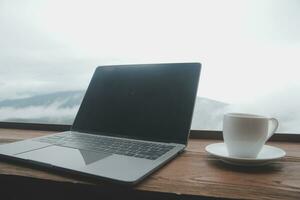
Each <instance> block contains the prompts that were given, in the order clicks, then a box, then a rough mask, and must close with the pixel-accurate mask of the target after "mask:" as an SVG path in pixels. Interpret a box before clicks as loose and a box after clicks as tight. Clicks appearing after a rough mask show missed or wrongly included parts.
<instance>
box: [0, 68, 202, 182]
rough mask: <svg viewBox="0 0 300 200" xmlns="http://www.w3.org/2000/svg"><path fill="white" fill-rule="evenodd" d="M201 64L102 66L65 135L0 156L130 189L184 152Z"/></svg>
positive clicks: (0, 151) (15, 146)
mask: <svg viewBox="0 0 300 200" xmlns="http://www.w3.org/2000/svg"><path fill="white" fill-rule="evenodd" d="M200 69H201V64H200V63H165V64H143V65H115V66H101V67H98V68H97V69H96V70H95V73H94V75H93V77H92V79H91V82H90V84H89V87H88V89H87V91H86V94H85V96H84V98H83V101H82V103H81V106H80V108H79V111H78V113H77V115H76V118H75V120H74V123H73V125H72V128H71V130H70V131H66V132H61V133H57V134H52V135H49V136H44V137H38V138H33V139H29V140H24V141H19V142H14V143H9V144H4V145H1V146H0V156H1V157H2V158H8V159H12V160H18V161H22V162H27V163H32V164H36V165H39V166H45V167H47V168H51V169H58V170H63V171H67V172H71V173H75V174H81V175H85V176H91V177H94V178H100V179H102V180H103V179H105V180H109V181H116V182H118V183H125V184H135V183H137V182H139V181H140V180H142V179H143V178H144V177H146V176H147V175H149V174H150V173H151V172H153V171H154V170H156V169H157V168H159V167H160V166H162V165H163V164H165V163H166V162H167V161H168V160H170V159H172V158H174V157H175V156H176V155H177V154H179V153H180V152H182V151H183V150H184V148H185V147H186V145H187V141H188V135H189V131H190V126H191V121H192V116H193V109H194V104H195V98H196V94H197V87H198V80H199V75H200Z"/></svg>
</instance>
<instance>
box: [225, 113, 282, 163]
mask: <svg viewBox="0 0 300 200" xmlns="http://www.w3.org/2000/svg"><path fill="white" fill-rule="evenodd" d="M278 125H279V123H278V120H277V119H275V118H268V117H264V116H260V115H253V114H243V113H228V114H225V115H224V119H223V138H224V142H225V145H226V147H227V150H228V153H229V156H232V157H238V158H256V157H257V155H258V153H259V152H260V151H261V149H262V147H263V145H264V144H265V143H266V141H267V140H268V139H269V138H270V137H271V136H272V135H273V134H274V133H275V131H276V130H277V128H278Z"/></svg>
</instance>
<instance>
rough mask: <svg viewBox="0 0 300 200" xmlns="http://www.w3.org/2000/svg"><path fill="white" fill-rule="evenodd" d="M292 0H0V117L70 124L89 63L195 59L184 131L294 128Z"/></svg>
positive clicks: (297, 84)
mask: <svg viewBox="0 0 300 200" xmlns="http://www.w3.org/2000/svg"><path fill="white" fill-rule="evenodd" d="M299 9H300V2H299V1H297V0H272V1H271V0H266V1H263V0H260V1H258V0H257V1H243V0H242V1H238V0H236V1H221V0H219V1H217V0H207V1H200V0H195V1H189V0H186V1H176V0H172V1H166V0H152V1H143V0H138V1H131V0H127V1H114V0H108V1H91V0H85V1H74V0H73V1H66V0H60V1H56V0H52V1H43V0H40V1H34V0H28V1H21V0H20V1H17V0H0V120H2V121H29V122H43V123H45V122H48V123H72V120H73V118H74V116H75V114H76V112H77V109H78V106H79V104H80V101H81V98H82V95H83V94H84V90H85V89H86V87H87V85H88V83H89V80H90V77H91V75H92V73H93V71H94V69H95V67H96V66H98V65H110V64H126V63H155V62H189V61H192V62H201V63H202V64H203V69H202V73H201V78H200V85H199V91H198V99H197V104H196V108H195V115H194V120H193V128H194V129H220V128H221V125H222V123H221V122H222V116H223V114H224V113H226V112H233V111H234V112H251V113H256V114H264V115H267V116H272V117H277V118H278V119H279V121H280V129H279V132H292V133H299V132H300V131H299V130H300V106H299V104H300V103H299V102H300V94H299V89H300V81H299V72H298V71H299V67H300V59H299V58H298V57H299V52H300V51H299V50H300V12H299Z"/></svg>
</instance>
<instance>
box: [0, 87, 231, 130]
mask: <svg viewBox="0 0 300 200" xmlns="http://www.w3.org/2000/svg"><path fill="white" fill-rule="evenodd" d="M84 92H85V91H82V90H78V91H64V92H55V93H49V94H43V95H36V96H32V97H28V98H22V99H9V100H4V101H0V120H1V121H13V122H34V123H53V124H72V123H73V120H74V117H75V115H76V113H77V111H78V109H79V105H80V103H81V101H82V99H83V96H84ZM226 105H227V104H225V103H222V102H218V101H215V100H211V99H208V98H202V97H197V99H196V104H195V109H194V117H193V123H192V128H193V129H216V128H218V129H220V123H221V121H222V114H223V113H222V110H224V107H225V106H226Z"/></svg>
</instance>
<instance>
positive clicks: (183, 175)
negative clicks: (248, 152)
mask: <svg viewBox="0 0 300 200" xmlns="http://www.w3.org/2000/svg"><path fill="white" fill-rule="evenodd" d="M51 133H53V132H46V131H30V130H14V129H0V142H12V141H17V140H22V139H27V138H32V137H37V136H41V135H47V134H51ZM215 142H220V140H212V139H191V140H190V141H189V145H188V147H187V149H186V151H185V152H184V153H183V154H181V155H180V156H178V157H177V158H176V159H174V160H173V161H171V162H170V163H168V164H167V165H165V166H164V167H163V168H162V169H160V170H158V171H157V172H155V173H154V174H153V175H151V176H150V177H148V178H147V179H146V180H145V181H143V182H141V183H140V184H138V185H136V186H135V188H134V189H135V190H139V191H152V192H164V193H175V194H184V195H196V196H198V195H201V196H209V197H223V198H235V199H240V198H245V199H300V173H299V172H300V148H299V143H289V142H270V143H269V145H273V146H277V147H280V148H282V149H284V150H285V151H286V152H287V156H286V157H285V158H283V159H280V160H278V161H276V162H274V163H272V164H271V165H268V166H264V167H257V168H245V167H243V168H242V167H233V166H230V165H227V164H224V163H222V162H221V161H219V160H218V159H216V158H214V157H212V156H209V155H207V153H206V152H205V150H204V148H205V146H206V145H208V144H211V143H215ZM1 174H2V175H15V176H24V177H32V178H38V179H43V180H48V181H51V182H67V183H76V184H83V185H93V186H95V185H96V186H97V185H99V186H103V185H104V184H105V183H103V182H101V181H92V180H90V179H86V178H82V177H78V176H75V177H74V176H71V175H69V174H67V175H62V174H59V173H55V172H49V171H47V170H46V169H37V168H33V167H31V166H24V165H18V164H14V163H10V162H4V161H1V162H0V175H1Z"/></svg>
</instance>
